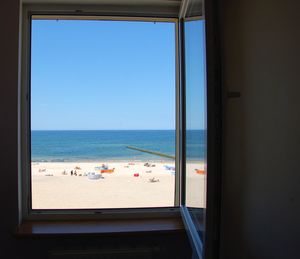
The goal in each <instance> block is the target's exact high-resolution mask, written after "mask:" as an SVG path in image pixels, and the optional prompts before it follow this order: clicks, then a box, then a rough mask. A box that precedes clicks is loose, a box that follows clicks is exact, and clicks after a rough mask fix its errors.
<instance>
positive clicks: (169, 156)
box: [126, 146, 175, 159]
mask: <svg viewBox="0 0 300 259" xmlns="http://www.w3.org/2000/svg"><path fill="white" fill-rule="evenodd" d="M126 148H129V149H133V150H137V151H140V152H145V153H149V154H152V155H157V156H162V157H167V158H171V159H175V156H171V155H168V154H164V153H160V152H156V151H152V150H147V149H142V148H138V147H133V146H126Z"/></svg>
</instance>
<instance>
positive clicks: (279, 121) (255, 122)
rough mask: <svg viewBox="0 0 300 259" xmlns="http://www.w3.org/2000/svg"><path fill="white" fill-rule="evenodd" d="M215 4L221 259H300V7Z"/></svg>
mask: <svg viewBox="0 0 300 259" xmlns="http://www.w3.org/2000/svg"><path fill="white" fill-rule="evenodd" d="M221 2H222V8H221V10H220V12H221V15H222V16H221V24H222V27H223V30H222V34H223V35H222V39H223V44H222V45H223V58H224V60H223V68H224V85H225V86H226V87H227V89H230V90H233V91H240V92H241V94H242V97H241V98H239V99H231V100H228V102H227V104H226V110H227V111H226V114H227V117H226V127H225V129H226V133H225V143H226V147H225V164H226V166H225V172H224V176H223V177H224V178H223V181H224V188H223V213H222V242H221V253H222V258H226V259H227V258H228V259H247V258H257V259H258V258H267V259H270V258H282V259H283V258H295V259H296V258H300V251H299V250H298V248H300V243H299V242H300V225H299V220H300V202H299V198H300V196H299V194H300V191H299V190H300V149H299V148H300V14H299V11H300V1H297V0H295V1H293V0H285V1H279V0H278V1H277V0H273V1H272V0H251V1H250V0H223V1H221Z"/></svg>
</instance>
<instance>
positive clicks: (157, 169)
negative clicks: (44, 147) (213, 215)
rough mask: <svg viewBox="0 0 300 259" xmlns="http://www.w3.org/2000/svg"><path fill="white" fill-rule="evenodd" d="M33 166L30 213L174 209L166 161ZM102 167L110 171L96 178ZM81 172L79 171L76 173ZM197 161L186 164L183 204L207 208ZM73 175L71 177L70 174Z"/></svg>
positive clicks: (171, 175)
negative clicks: (34, 210)
mask: <svg viewBox="0 0 300 259" xmlns="http://www.w3.org/2000/svg"><path fill="white" fill-rule="evenodd" d="M145 163H146V162H141V161H139V162H125V161H124V162H116V161H111V162H108V161H99V162H38V163H36V162H33V163H32V208H33V209H84V208H133V207H166V206H174V192H175V172H174V171H173V170H170V169H167V168H166V167H165V166H166V165H168V166H171V167H173V166H174V163H172V162H171V163H170V161H165V162H164V161H160V162H149V164H150V166H145ZM102 164H105V165H107V166H108V168H109V169H113V168H114V172H113V173H102V174H101V178H99V179H90V178H89V177H88V175H89V173H95V174H99V173H100V169H99V168H98V169H95V168H97V167H100V166H101V165H102ZM79 168H80V169H79ZM203 168H204V165H203V164H201V163H189V164H188V165H187V181H186V183H187V204H188V205H189V206H191V207H204V206H205V202H204V201H205V177H206V176H205V174H197V173H196V172H195V169H203ZM71 171H73V175H71Z"/></svg>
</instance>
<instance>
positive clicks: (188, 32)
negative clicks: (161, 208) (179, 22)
mask: <svg viewBox="0 0 300 259" xmlns="http://www.w3.org/2000/svg"><path fill="white" fill-rule="evenodd" d="M204 51H205V50H204V21H203V20H192V21H186V22H185V74H186V82H185V83H186V206H187V207H188V208H189V211H190V215H191V217H192V219H193V221H194V224H195V226H196V228H197V229H198V230H201V229H203V213H204V210H203V209H204V208H205V206H206V205H205V204H206V101H205V99H206V91H205V59H204ZM199 233H200V234H201V231H199Z"/></svg>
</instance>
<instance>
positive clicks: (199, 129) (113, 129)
mask: <svg viewBox="0 0 300 259" xmlns="http://www.w3.org/2000/svg"><path fill="white" fill-rule="evenodd" d="M104 130H110V131H117V130H118V131H121V130H124V131H125V130H128V131H129V130H176V129H31V131H104ZM187 130H205V129H200V128H199V129H187Z"/></svg>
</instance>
